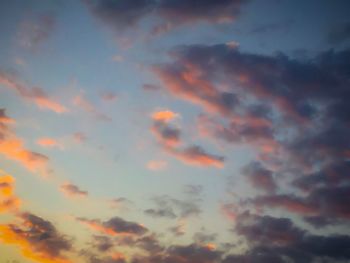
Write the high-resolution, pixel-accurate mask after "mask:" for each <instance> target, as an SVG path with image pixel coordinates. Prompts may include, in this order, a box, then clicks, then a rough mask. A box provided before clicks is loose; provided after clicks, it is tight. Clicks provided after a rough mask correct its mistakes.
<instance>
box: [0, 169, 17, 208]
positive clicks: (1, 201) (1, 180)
mask: <svg viewBox="0 0 350 263" xmlns="http://www.w3.org/2000/svg"><path fill="white" fill-rule="evenodd" d="M14 184H15V178H13V177H12V176H11V175H6V174H5V175H0V214H1V213H13V212H17V211H18V209H19V207H20V206H21V203H22V200H21V199H20V198H18V197H17V196H16V195H15V193H14V188H15V186H14Z"/></svg>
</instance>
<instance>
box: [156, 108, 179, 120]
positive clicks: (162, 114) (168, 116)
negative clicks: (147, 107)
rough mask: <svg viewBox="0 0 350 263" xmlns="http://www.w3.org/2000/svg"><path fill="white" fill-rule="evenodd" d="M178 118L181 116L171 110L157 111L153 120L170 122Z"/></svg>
mask: <svg viewBox="0 0 350 263" xmlns="http://www.w3.org/2000/svg"><path fill="white" fill-rule="evenodd" d="M177 117H179V114H178V113H175V112H173V111H171V110H162V111H156V112H154V113H153V114H152V119H153V120H154V121H156V122H157V121H159V122H169V121H171V120H173V119H175V118H177Z"/></svg>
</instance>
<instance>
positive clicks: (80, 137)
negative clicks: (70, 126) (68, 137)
mask: <svg viewBox="0 0 350 263" xmlns="http://www.w3.org/2000/svg"><path fill="white" fill-rule="evenodd" d="M73 139H74V141H76V142H77V143H83V142H85V141H86V140H87V136H86V134H85V133H83V132H75V133H74V134H73Z"/></svg>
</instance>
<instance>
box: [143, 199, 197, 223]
mask: <svg viewBox="0 0 350 263" xmlns="http://www.w3.org/2000/svg"><path fill="white" fill-rule="evenodd" d="M152 200H153V202H154V204H155V205H156V208H151V209H147V210H145V211H144V212H145V214H146V215H149V216H152V217H165V218H170V219H174V218H188V217H191V216H197V215H199V214H200V213H201V212H202V211H201V209H200V207H199V202H200V201H201V200H200V199H192V198H190V199H185V200H180V199H176V198H172V197H170V196H167V195H162V196H156V197H154V198H153V199H152Z"/></svg>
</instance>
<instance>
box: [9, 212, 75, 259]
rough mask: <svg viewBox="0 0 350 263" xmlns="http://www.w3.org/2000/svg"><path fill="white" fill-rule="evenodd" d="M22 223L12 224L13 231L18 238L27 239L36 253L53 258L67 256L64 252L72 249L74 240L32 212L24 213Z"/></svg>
mask: <svg viewBox="0 0 350 263" xmlns="http://www.w3.org/2000/svg"><path fill="white" fill-rule="evenodd" d="M20 218H21V219H22V220H23V222H22V224H21V225H15V224H10V225H9V227H10V229H11V231H12V232H13V233H14V234H15V235H16V236H17V238H18V239H19V240H20V239H24V240H26V241H27V242H28V243H29V244H30V246H31V247H32V250H33V252H34V253H38V254H43V255H46V257H51V258H61V259H63V258H65V257H64V255H63V253H64V252H68V251H71V250H72V242H71V240H70V239H68V237H67V236H65V235H63V234H60V233H59V232H58V231H57V229H56V227H55V226H54V225H53V224H52V223H51V222H50V221H47V220H45V219H43V218H41V217H39V216H36V215H34V214H31V213H22V214H21V215H20Z"/></svg>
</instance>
